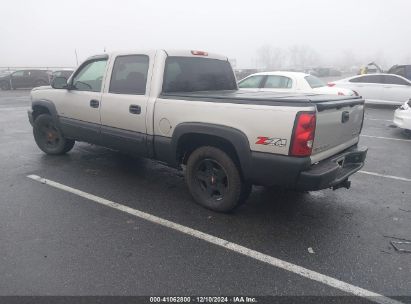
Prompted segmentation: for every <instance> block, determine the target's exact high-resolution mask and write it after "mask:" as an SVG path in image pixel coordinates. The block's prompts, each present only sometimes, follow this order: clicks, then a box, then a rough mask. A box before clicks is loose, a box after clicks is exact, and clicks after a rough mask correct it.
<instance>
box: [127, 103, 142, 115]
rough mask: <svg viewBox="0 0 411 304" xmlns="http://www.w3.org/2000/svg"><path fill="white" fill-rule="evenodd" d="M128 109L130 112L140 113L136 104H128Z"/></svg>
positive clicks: (139, 108)
mask: <svg viewBox="0 0 411 304" xmlns="http://www.w3.org/2000/svg"><path fill="white" fill-rule="evenodd" d="M128 110H129V112H130V113H131V114H140V113H141V107H140V106H138V105H130V107H129V108H128Z"/></svg>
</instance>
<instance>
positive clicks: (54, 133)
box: [33, 114, 75, 155]
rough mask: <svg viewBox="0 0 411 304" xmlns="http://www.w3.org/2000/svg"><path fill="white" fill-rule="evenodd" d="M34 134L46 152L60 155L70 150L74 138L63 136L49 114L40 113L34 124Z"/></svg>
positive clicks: (38, 144) (38, 143) (40, 146)
mask: <svg viewBox="0 0 411 304" xmlns="http://www.w3.org/2000/svg"><path fill="white" fill-rule="evenodd" d="M33 135H34V139H35V141H36V144H37V146H38V147H39V148H40V149H41V150H42V151H43V152H45V153H47V154H51V155H60V154H64V153H66V152H68V151H70V150H71V149H72V148H73V146H74V143H75V142H74V140H72V139H67V138H65V137H64V136H63V134H62V132H61V130H60V128H58V126H57V125H56V124H55V122H54V120H53V118H52V117H51V116H50V115H49V114H41V115H39V116H38V117H37V118H36V120H35V121H34V124H33Z"/></svg>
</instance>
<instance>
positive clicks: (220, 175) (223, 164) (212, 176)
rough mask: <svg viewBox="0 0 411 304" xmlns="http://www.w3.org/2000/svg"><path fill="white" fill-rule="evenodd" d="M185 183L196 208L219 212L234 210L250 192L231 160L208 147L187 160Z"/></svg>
mask: <svg viewBox="0 0 411 304" xmlns="http://www.w3.org/2000/svg"><path fill="white" fill-rule="evenodd" d="M186 183H187V186H188V189H189V191H190V193H191V195H192V197H193V198H194V200H195V201H196V202H197V203H198V204H199V205H201V206H203V207H205V208H207V209H210V210H214V211H218V212H229V211H232V210H234V209H235V208H236V207H237V206H239V205H240V204H241V203H242V202H244V201H245V200H246V198H247V197H248V195H249V193H250V191H251V185H249V184H245V183H243V181H242V178H241V175H240V172H239V170H238V168H237V166H236V164H235V163H234V161H233V160H232V159H231V158H230V156H228V155H227V153H225V152H224V151H222V150H220V149H218V148H215V147H210V146H204V147H200V148H198V149H196V150H195V151H193V153H191V155H190V156H189V158H188V161H187V166H186Z"/></svg>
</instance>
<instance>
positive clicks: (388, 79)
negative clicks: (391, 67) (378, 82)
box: [384, 75, 409, 85]
mask: <svg viewBox="0 0 411 304" xmlns="http://www.w3.org/2000/svg"><path fill="white" fill-rule="evenodd" d="M384 83H385V84H397V85H409V83H408V82H407V81H405V80H404V79H402V78H400V77H397V76H392V75H384Z"/></svg>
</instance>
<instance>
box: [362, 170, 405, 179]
mask: <svg viewBox="0 0 411 304" xmlns="http://www.w3.org/2000/svg"><path fill="white" fill-rule="evenodd" d="M358 173H363V174H368V175H374V176H379V177H385V178H391V179H396V180H400V181H404V182H411V178H406V177H400V176H394V175H385V174H381V173H375V172H369V171H362V170H361V171H358Z"/></svg>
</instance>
